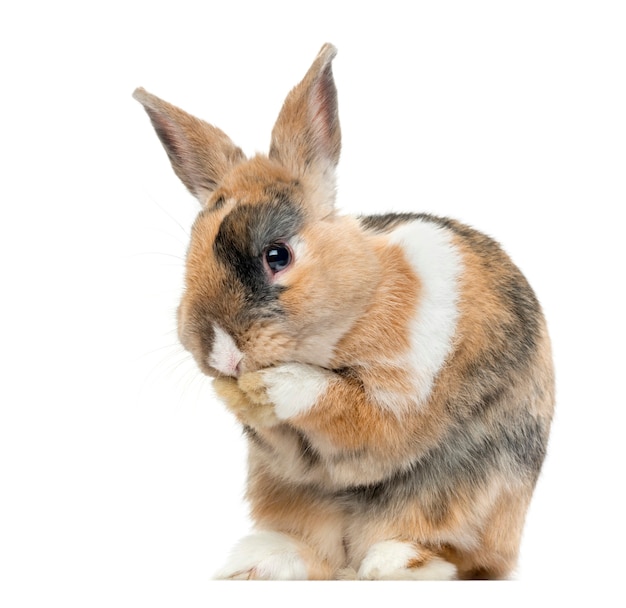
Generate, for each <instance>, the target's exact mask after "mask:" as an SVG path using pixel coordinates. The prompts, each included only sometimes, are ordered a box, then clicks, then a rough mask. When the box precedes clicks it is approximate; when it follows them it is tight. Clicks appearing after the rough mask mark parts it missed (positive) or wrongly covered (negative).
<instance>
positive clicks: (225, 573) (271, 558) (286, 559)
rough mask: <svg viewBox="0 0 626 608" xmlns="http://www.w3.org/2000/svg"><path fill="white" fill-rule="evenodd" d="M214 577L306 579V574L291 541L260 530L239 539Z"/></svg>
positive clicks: (296, 549)
mask: <svg viewBox="0 0 626 608" xmlns="http://www.w3.org/2000/svg"><path fill="white" fill-rule="evenodd" d="M215 578H217V579H249V578H254V579H262V580H306V579H307V578H308V572H307V567H306V564H305V562H304V560H303V559H302V557H301V555H300V552H299V551H298V543H297V542H296V541H295V540H294V539H292V538H290V537H289V536H287V535H286V534H282V533H280V532H272V531H263V532H257V533H256V534H251V535H250V536H246V537H244V538H242V539H241V540H240V541H239V542H238V543H237V545H235V547H234V549H233V551H232V553H231V555H230V558H229V559H228V561H227V563H226V565H225V566H224V567H223V568H222V569H221V570H220V571H219V572H217V574H216V575H215Z"/></svg>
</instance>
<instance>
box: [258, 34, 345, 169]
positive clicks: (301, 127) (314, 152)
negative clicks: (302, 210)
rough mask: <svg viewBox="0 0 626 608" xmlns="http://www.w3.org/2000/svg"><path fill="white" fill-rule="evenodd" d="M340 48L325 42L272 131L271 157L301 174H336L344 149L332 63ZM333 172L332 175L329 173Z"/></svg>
mask: <svg viewBox="0 0 626 608" xmlns="http://www.w3.org/2000/svg"><path fill="white" fill-rule="evenodd" d="M336 54H337V49H336V48H335V47H334V46H332V45H331V44H325V45H324V46H323V47H322V49H321V50H320V52H319V54H318V56H317V58H316V59H315V61H314V62H313V65H312V66H311V67H310V68H309V71H308V72H307V73H306V76H305V77H304V78H303V79H302V81H301V82H300V83H299V84H298V85H296V86H295V87H294V88H293V89H292V91H291V92H290V93H289V95H288V96H287V99H286V100H285V103H284V104H283V107H282V110H281V111H280V114H279V116H278V119H277V120H276V124H275V125H274V129H273V131H272V142H271V146H270V153H269V155H270V158H273V159H275V160H278V161H279V162H280V163H281V164H283V165H285V166H287V167H288V168H290V169H291V170H292V171H294V172H295V173H296V174H297V175H304V174H307V173H309V172H311V171H313V172H314V174H317V175H319V174H320V173H321V174H325V175H327V176H328V177H330V176H331V175H334V170H335V167H336V166H337V163H338V162H339V153H340V151H341V129H340V127H339V114H338V111H337V89H336V87H335V81H334V79H333V72H332V67H331V63H332V60H333V58H334V57H335V55H336ZM329 174H330V175H329Z"/></svg>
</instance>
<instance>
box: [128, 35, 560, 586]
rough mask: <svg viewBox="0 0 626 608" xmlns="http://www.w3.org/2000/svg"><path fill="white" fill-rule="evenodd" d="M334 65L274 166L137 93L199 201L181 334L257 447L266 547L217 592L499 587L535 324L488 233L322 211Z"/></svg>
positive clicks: (530, 392)
mask: <svg viewBox="0 0 626 608" xmlns="http://www.w3.org/2000/svg"><path fill="white" fill-rule="evenodd" d="M333 56H334V49H333V48H332V47H330V46H325V47H324V48H323V49H322V52H321V53H320V55H319V56H318V58H317V60H316V62H315V63H314V64H313V66H312V68H311V70H309V73H308V74H307V76H306V77H305V79H304V80H303V81H302V83H300V85H298V87H296V88H295V89H294V90H293V91H292V93H291V94H290V96H289V97H288V98H287V100H286V102H285V105H284V107H283V110H282V112H281V115H280V116H279V118H278V121H277V123H276V126H275V128H274V131H273V136H272V147H271V149H270V154H269V156H267V157H266V156H255V157H254V158H252V159H250V160H247V159H245V158H244V157H243V154H242V153H241V151H240V150H239V149H238V148H236V147H235V146H234V144H232V142H230V140H229V139H228V138H227V137H226V136H225V135H224V134H223V133H222V132H221V131H219V130H217V129H215V128H214V127H211V126H210V125H207V124H206V123H202V122H201V121H198V120H197V119H194V118H192V117H190V116H189V115H187V114H185V113H183V112H182V111H181V110H178V109H177V108H174V107H173V106H170V105H169V104H166V103H165V102H163V101H161V100H159V99H158V98H155V97H154V96H152V95H149V94H148V93H145V92H144V91H142V90H140V91H138V92H137V94H136V96H137V97H138V99H139V100H140V101H142V103H143V104H144V106H145V107H146V110H147V111H148V113H149V114H150V117H151V118H152V121H153V123H154V125H155V127H156V129H157V132H158V133H159V135H160V137H161V140H162V142H163V143H164V146H165V147H166V150H167V151H168V154H169V155H170V159H171V161H172V164H173V166H174V169H175V170H176V172H177V174H178V175H179V176H180V177H181V179H182V180H183V182H184V183H185V184H186V185H187V187H188V188H189V189H190V190H191V191H192V192H193V193H194V194H195V195H196V196H197V197H198V198H199V199H200V200H201V201H202V203H203V205H204V210H203V211H202V212H201V213H200V215H199V216H198V219H197V221H196V223H195V224H194V228H193V233H192V240H191V245H190V248H189V252H188V258H187V273H186V289H185V294H184V296H183V300H182V302H181V306H180V309H179V333H180V337H181V340H182V342H183V344H184V345H185V346H186V347H187V348H188V349H189V350H190V351H191V352H192V353H193V354H194V356H195V358H196V360H197V361H198V364H199V366H200V367H201V369H203V371H205V372H206V373H208V374H210V375H213V376H217V378H216V380H215V387H216V390H217V392H218V394H220V395H221V396H222V398H223V399H224V401H225V402H226V403H227V405H228V406H229V408H230V409H231V410H232V411H233V412H234V413H235V415H236V416H237V417H238V418H239V420H240V421H241V423H242V424H243V428H244V430H245V433H246V435H247V437H248V443H249V468H250V472H249V484H248V499H249V501H250V504H251V515H252V518H253V520H254V521H255V523H256V526H257V531H256V532H255V533H254V534H253V535H251V536H249V537H246V538H244V539H243V540H242V541H241V542H240V543H239V545H238V546H237V547H236V549H235V551H234V552H233V555H232V556H231V559H230V560H229V562H228V563H227V565H226V567H225V568H224V569H223V571H222V572H221V573H220V577H223V578H337V577H345V576H348V575H349V574H348V573H353V575H354V576H357V577H359V578H391V579H398V578H455V577H461V578H473V577H490V578H501V577H505V576H507V575H508V574H509V573H510V572H511V569H512V568H513V567H514V565H515V561H516V558H517V553H518V548H519V542H520V536H521V532H522V527H523V522H524V517H525V513H526V510H527V507H528V503H529V500H530V498H531V495H532V491H533V488H534V485H535V482H536V479H537V476H538V474H539V470H540V467H541V464H542V462H543V459H544V456H545V450H546V443H547V439H548V432H549V427H550V420H551V416H552V409H553V402H554V397H553V374H552V363H551V355H550V343H549V339H548V335H547V331H546V327H545V322H544V319H543V316H542V314H541V310H540V307H539V305H538V303H537V300H536V298H535V296H534V294H533V292H532V290H531V288H530V287H529V286H528V284H527V282H526V280H525V279H524V277H523V276H522V275H521V273H520V272H519V270H517V268H516V267H515V266H514V265H513V264H512V263H511V261H510V260H509V258H508V257H507V256H506V254H504V253H503V252H502V250H501V249H500V248H499V246H498V245H497V244H496V243H495V242H494V241H493V240H491V239H490V238H488V237H486V236H484V235H482V234H481V233H479V232H477V231H475V230H473V229H471V228H469V227H467V226H464V225H462V224H459V223H457V222H455V221H452V220H447V219H441V218H436V217H433V216H429V215H424V214H421V215H417V214H415V215H413V214H388V215H381V216H370V217H360V218H353V217H347V216H340V215H338V214H336V213H335V211H334V207H333V203H334V167H335V165H336V162H337V161H338V157H339V146H340V138H339V123H338V119H337V113H336V96H335V89H334V83H333V80H332V72H331V70H330V62H331V60H332V57H333Z"/></svg>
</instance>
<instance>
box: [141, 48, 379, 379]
mask: <svg viewBox="0 0 626 608" xmlns="http://www.w3.org/2000/svg"><path fill="white" fill-rule="evenodd" d="M335 53H336V51H335V48H334V47H333V46H331V45H328V44H327V45H324V46H323V47H322V49H321V51H320V53H319V55H318V56H317V58H316V59H315V61H314V62H313V65H312V66H311V68H310V69H309V71H308V72H307V74H306V75H305V77H304V79H303V80H302V81H301V82H300V83H299V84H298V85H297V86H296V87H295V88H294V89H293V90H292V91H291V92H290V93H289V95H288V96H287V99H286V100H285V103H284V105H283V108H282V110H281V112H280V114H279V116H278V119H277V121H276V124H275V126H274V129H273V131H272V138H271V145H270V150H269V154H267V155H256V156H254V157H252V158H250V159H248V158H246V157H245V156H244V154H243V153H242V151H241V149H240V148H238V147H237V146H236V145H235V144H234V143H233V142H232V141H231V140H230V138H229V137H228V136H227V135H225V134H224V133H223V132H222V131H220V130H219V129H217V128H216V127H213V126H212V125H209V124H208V123H206V122H204V121H202V120H199V119H197V118H195V117H193V116H190V115H189V114H187V113H186V112H184V111H182V110H180V109H178V108H176V107H175V106H172V105H171V104H169V103H167V102H165V101H163V100H161V99H159V98H157V97H155V96H154V95H151V94H150V93H148V92H146V91H145V90H143V89H137V90H136V91H135V94H134V96H135V98H136V99H137V100H138V101H140V102H141V103H142V104H143V106H144V108H145V109H146V111H147V113H148V115H149V116H150V119H151V120H152V124H153V125H154V128H155V130H156V132H157V134H158V136H159V138H160V140H161V142H162V144H163V146H164V147H165V150H166V152H167V154H168V156H169V158H170V161H171V163H172V167H173V169H174V171H175V172H176V174H177V175H178V176H179V177H180V179H181V180H182V182H183V183H184V184H185V186H186V187H187V188H188V189H189V190H190V192H191V193H192V194H193V195H194V196H196V197H197V198H198V199H199V201H200V203H201V205H202V210H201V211H200V213H199V215H198V217H197V219H196V221H195V223H194V225H193V228H192V235H191V243H190V246H189V250H188V254H187V263H186V277H185V291H184V295H183V297H182V301H181V304H180V307H179V310H178V328H179V336H180V340H181V342H182V343H183V345H184V346H185V347H186V348H187V349H188V350H189V351H190V352H191V353H192V354H193V355H194V357H195V359H196V361H197V362H198V365H199V366H200V368H201V369H202V370H203V371H204V372H205V373H207V374H209V375H230V376H238V375H239V374H240V373H242V372H246V371H254V370H256V369H259V368H262V367H268V366H271V365H275V364H277V363H281V362H287V361H296V362H301V363H311V364H315V365H319V366H322V367H326V366H328V365H329V364H330V361H331V360H332V356H333V351H334V348H335V346H336V344H337V343H338V342H339V340H340V339H341V337H342V336H343V335H344V334H345V333H346V332H347V331H348V330H349V329H350V327H351V326H352V325H353V324H354V322H355V320H356V319H357V318H358V317H359V316H360V315H361V314H362V313H363V311H364V310H365V308H366V307H367V306H368V303H369V300H370V298H371V294H372V293H373V290H374V288H375V284H376V279H375V277H376V276H377V273H378V272H379V270H378V269H377V264H376V263H375V262H374V251H373V245H372V242H371V240H368V239H366V238H364V236H363V232H362V230H361V228H360V226H359V223H358V222H357V221H356V220H354V219H351V218H349V217H344V216H341V215H339V214H337V213H335V169H336V166H337V163H338V160H339V153H340V148H341V133H340V127H339V118H338V112H337V93H336V88H335V83H334V80H333V75H332V69H331V62H332V59H333V58H334V56H335Z"/></svg>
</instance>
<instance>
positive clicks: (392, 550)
mask: <svg viewBox="0 0 626 608" xmlns="http://www.w3.org/2000/svg"><path fill="white" fill-rule="evenodd" d="M357 577H358V578H359V579H361V580H452V579H454V578H456V567H455V566H454V565H453V564H451V563H450V562H448V561H446V560H445V559H443V558H442V557H440V556H438V555H436V554H435V553H433V552H432V551H430V550H428V549H426V548H425V547H422V546H420V545H419V544H417V543H413V542H408V541H400V540H385V541H381V542H378V543H376V544H374V545H372V546H371V547H370V548H369V550H368V552H367V554H366V555H365V558H364V559H363V561H362V562H361V565H360V567H359V570H358V573H357Z"/></svg>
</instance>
